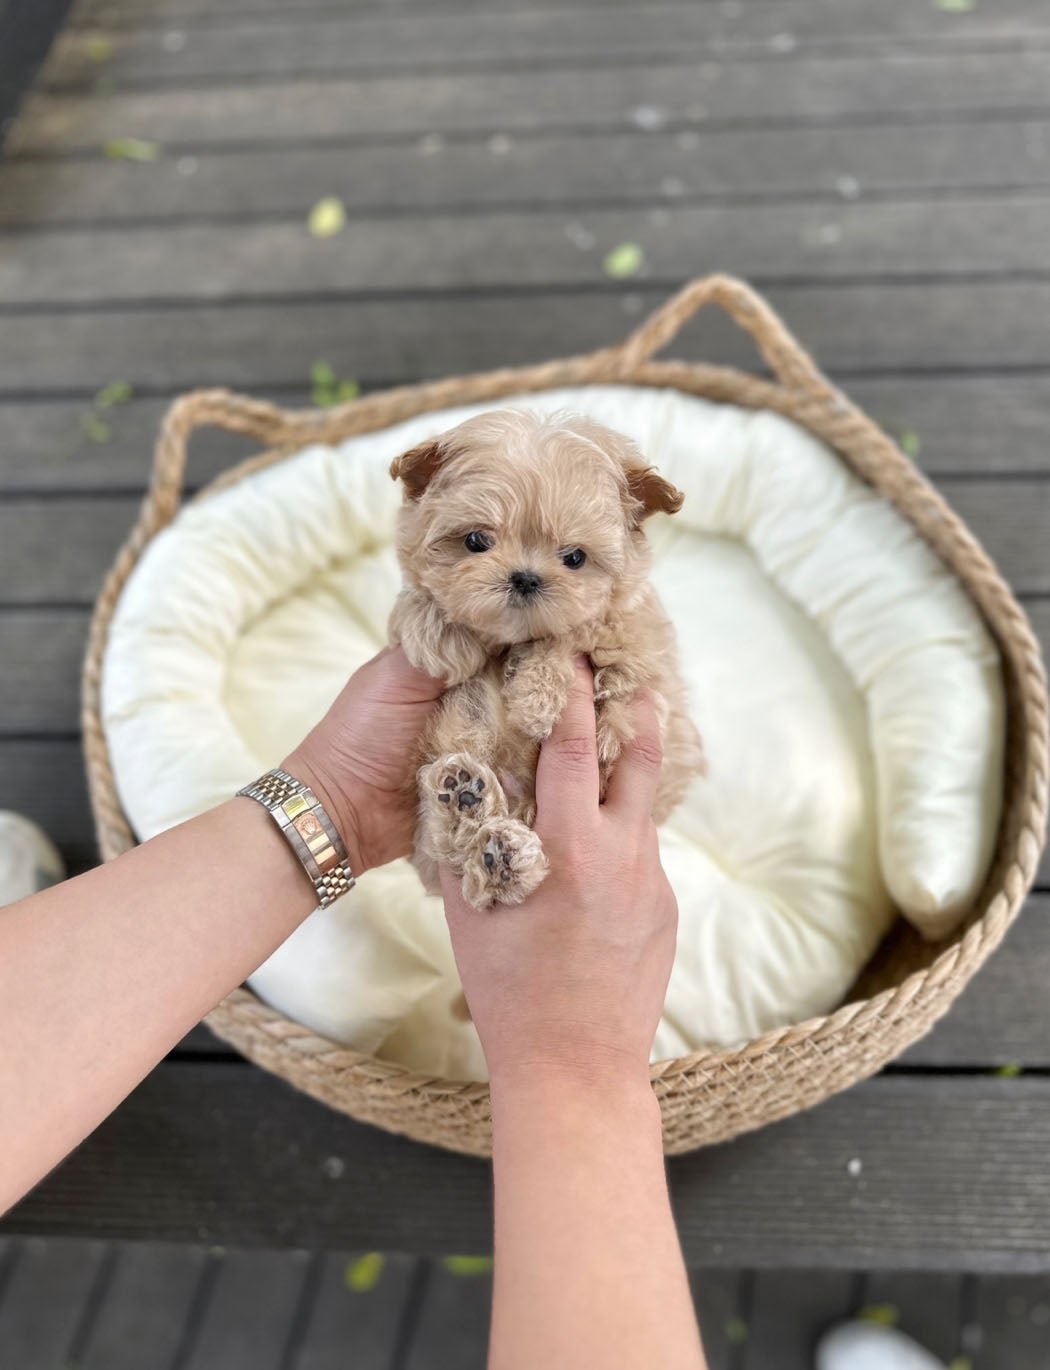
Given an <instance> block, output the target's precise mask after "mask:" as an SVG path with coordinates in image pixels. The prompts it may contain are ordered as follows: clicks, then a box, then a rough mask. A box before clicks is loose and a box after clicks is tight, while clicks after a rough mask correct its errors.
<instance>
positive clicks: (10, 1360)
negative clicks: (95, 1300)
mask: <svg viewBox="0 0 1050 1370" xmlns="http://www.w3.org/2000/svg"><path fill="white" fill-rule="evenodd" d="M105 1249H106V1248H105V1244H104V1243H103V1242H99V1241H84V1240H83V1239H76V1238H73V1239H69V1238H64V1237H53V1238H49V1239H47V1240H44V1239H43V1238H41V1237H29V1238H26V1240H25V1241H24V1242H22V1243H21V1244H20V1249H19V1251H18V1260H17V1262H16V1264H15V1266H14V1269H13V1270H12V1274H11V1280H10V1283H9V1284H8V1285H7V1288H6V1294H5V1296H4V1297H3V1300H2V1302H0V1365H4V1366H10V1367H11V1368H12V1370H60V1367H63V1366H65V1365H66V1364H67V1358H68V1354H69V1351H70V1349H71V1347H72V1344H73V1338H74V1334H75V1333H76V1330H77V1325H78V1323H79V1322H80V1319H81V1317H82V1315H83V1311H84V1306H85V1303H86V1301H87V1299H88V1296H89V1294H90V1292H91V1289H92V1286H93V1285H94V1283H95V1280H96V1277H97V1275H98V1270H99V1265H100V1263H101V1261H102V1257H103V1253H104V1251H105Z"/></svg>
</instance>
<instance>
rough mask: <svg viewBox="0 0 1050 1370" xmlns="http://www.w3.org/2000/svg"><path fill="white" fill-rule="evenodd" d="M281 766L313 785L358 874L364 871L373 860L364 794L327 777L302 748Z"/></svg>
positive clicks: (310, 786)
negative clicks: (363, 822)
mask: <svg viewBox="0 0 1050 1370" xmlns="http://www.w3.org/2000/svg"><path fill="white" fill-rule="evenodd" d="M281 769H282V770H284V771H287V772H288V774H289V775H291V776H294V777H295V779H296V780H299V781H301V782H302V783H303V784H304V785H307V786H309V788H310V789H311V790H313V792H314V794H315V795H317V798H318V799H319V800H320V801H321V804H322V806H323V808H324V810H325V812H326V813H327V814H328V817H329V818H330V819H331V820H332V822H333V823H334V824H335V830H336V832H337V833H338V834H339V836H340V837H341V838H342V839H343V846H344V847H345V848H346V854H347V856H348V858H349V860H350V869H351V870H352V871H353V873H354V875H355V876H360V875H363V874H364V872H365V871H366V870H368V869H369V867H370V866H371V865H372V864H373V863H372V862H370V861H369V859H368V854H367V844H366V843H365V841H364V840H363V838H362V833H361V820H360V815H361V813H363V812H364V811H365V808H366V805H365V804H363V803H362V797H361V796H360V795H357V794H354V793H351V792H350V790H348V789H347V788H346V787H344V786H336V785H333V784H332V783H331V782H330V781H329V780H328V779H327V778H326V777H325V775H324V772H323V770H322V768H321V767H319V766H317V765H316V764H315V763H314V762H313V760H312V759H311V758H310V757H309V756H308V755H306V753H304V752H302V751H294V752H292V753H291V754H290V755H289V756H288V757H287V758H286V759H285V760H284V761H282V762H281Z"/></svg>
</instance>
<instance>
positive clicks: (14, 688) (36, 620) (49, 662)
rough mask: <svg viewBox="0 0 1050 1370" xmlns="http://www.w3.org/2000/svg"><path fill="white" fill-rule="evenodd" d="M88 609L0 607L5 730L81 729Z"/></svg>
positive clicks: (0, 700) (0, 707)
mask: <svg viewBox="0 0 1050 1370" xmlns="http://www.w3.org/2000/svg"><path fill="white" fill-rule="evenodd" d="M87 630H88V616H87V611H86V609H54V610H48V611H39V610H38V611H35V612H34V611H32V610H21V609H16V610H14V611H12V612H6V611H0V663H2V670H0V720H2V725H0V726H2V731H3V734H4V735H7V736H10V735H12V734H18V733H34V734H39V733H50V734H59V735H66V736H69V735H71V734H73V735H75V734H76V733H77V731H78V729H79V727H80V664H81V661H82V660H83V656H84V647H85V644H86V642H87Z"/></svg>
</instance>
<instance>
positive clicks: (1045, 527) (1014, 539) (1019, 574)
mask: <svg viewBox="0 0 1050 1370" xmlns="http://www.w3.org/2000/svg"><path fill="white" fill-rule="evenodd" d="M940 488H941V490H942V491H943V492H944V494H945V495H946V497H947V498H948V500H949V501H950V502H951V504H952V505H953V506H954V507H955V509H956V510H957V511H958V512H959V513H960V514H961V515H962V517H963V518H964V519H966V520H967V522H968V523H969V524H970V526H971V528H972V529H973V531H974V532H975V533H976V534H977V536H978V537H979V538H980V539H981V541H982V542H983V543H984V545H985V547H986V548H987V550H988V551H989V553H990V554H991V555H992V557H993V558H995V560H996V561H997V562H998V564H999V565H1000V567H1001V569H1002V571H1003V574H1004V575H1005V576H1006V577H1007V578H1008V579H1009V580H1010V581H1011V583H1012V584H1014V585H1015V586H1016V587H1017V588H1018V589H1019V590H1021V591H1022V592H1024V593H1030V594H1046V593H1048V592H1050V565H1047V559H1046V557H1045V556H1044V555H1043V549H1044V547H1045V546H1046V545H1047V543H1048V542H1050V498H1048V494H1050V488H1048V485H1047V482H1046V481H1045V480H1044V479H1042V478H1039V477H1034V478H1031V479H1018V480H994V479H990V480H986V481H980V482H971V481H966V480H957V479H953V478H951V477H948V478H945V479H943V480H942V481H941V482H940ZM137 508H138V499H137V497H136V496H135V495H111V496H107V495H103V494H99V495H98V496H97V497H93V498H92V499H91V500H90V501H83V500H81V499H79V498H77V497H70V496H65V495H47V496H44V497H36V496H27V497H25V498H19V499H18V500H15V501H10V502H8V503H7V504H6V505H4V506H2V507H0V545H2V546H3V547H4V548H5V554H6V561H7V569H6V572H5V585H4V592H3V593H4V603H5V604H6V605H9V606H12V605H13V606H26V607H28V606H32V605H34V604H41V603H44V604H46V603H48V602H54V601H59V602H61V603H63V604H66V605H76V604H83V605H90V604H92V603H93V602H94V598H95V595H96V592H97V590H98V586H99V583H100V581H101V579H102V577H103V574H104V572H105V571H106V570H107V569H108V567H109V565H110V563H111V562H112V560H113V557H114V555H115V553H116V549H117V547H118V546H119V545H120V543H121V542H122V541H123V539H124V537H125V535H126V533H127V531H128V529H129V528H130V526H131V524H132V522H133V519H134V516H135V513H136V511H137ZM42 539H47V540H48V545H49V547H50V554H49V556H48V557H47V558H46V559H44V560H43V561H41V559H40V558H39V557H37V556H35V554H34V553H35V550H36V549H38V548H39V547H40V546H41V545H42V541H41V540H42ZM23 623H24V620H23Z"/></svg>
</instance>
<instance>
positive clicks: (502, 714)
mask: <svg viewBox="0 0 1050 1370" xmlns="http://www.w3.org/2000/svg"><path fill="white" fill-rule="evenodd" d="M390 473H391V475H392V476H394V477H395V478H400V480H401V481H402V482H403V484H404V495H405V500H404V505H403V507H402V509H401V513H400V516H399V523H398V533H397V549H398V555H399V558H400V561H401V566H402V569H403V571H404V578H405V584H404V588H403V589H402V590H401V593H400V595H399V596H398V599H397V602H396V604H395V606H394V610H393V613H392V615H391V618H390V637H391V640H392V641H393V642H400V643H401V644H402V646H403V647H404V649H405V652H406V654H407V655H408V658H409V660H410V661H412V662H413V664H414V665H416V666H418V667H421V668H422V669H423V670H425V671H427V672H428V673H429V674H430V675H433V676H438V677H441V678H442V679H444V680H445V681H447V682H448V685H449V686H450V688H449V690H448V692H447V693H446V694H445V696H444V697H443V700H442V703H441V706H440V707H439V709H438V710H437V711H436V713H435V715H434V716H433V719H432V721H431V723H430V725H429V726H428V728H427V730H426V733H425V734H424V737H423V739H422V742H421V747H422V751H421V755H420V769H419V775H418V783H419V805H420V808H419V826H418V829H417V833H416V853H415V860H416V865H417V867H418V868H419V870H420V873H421V875H422V877H423V879H424V881H425V882H426V884H427V886H428V888H430V889H432V890H434V889H437V870H436V864H435V863H437V862H448V863H450V865H451V866H452V868H453V869H454V870H456V871H457V872H462V875H463V893H464V896H465V898H466V899H467V900H468V901H469V902H470V903H471V904H473V905H474V906H475V907H476V908H487V907H488V906H490V905H491V904H492V903H501V904H517V903H520V902H521V900H523V899H524V898H525V897H526V896H527V895H529V894H530V893H531V892H532V891H533V890H534V889H535V888H536V887H537V885H539V883H540V881H541V880H542V879H543V877H544V875H545V874H546V872H547V859H546V857H545V855H544V852H543V847H542V845H541V843H540V840H539V838H538V837H537V836H536V834H535V833H534V832H533V831H532V828H531V826H530V825H531V823H532V821H533V818H534V816H535V811H536V806H535V788H534V782H535V775H536V761H537V756H538V752H539V744H540V742H541V741H542V740H543V738H545V737H546V736H547V735H548V733H549V732H550V730H551V726H552V725H553V723H554V720H555V719H556V718H557V717H558V715H559V714H560V713H561V711H562V709H563V707H564V705H565V701H566V697H567V693H568V690H569V687H570V684H571V682H572V677H573V663H574V659H575V658H576V656H577V655H579V654H580V653H585V654H586V655H588V656H589V657H590V659H591V663H592V665H593V667H594V699H595V711H596V715H597V735H598V757H599V764H600V769H601V783H602V788H603V791H604V786H605V782H606V778H607V776H608V774H609V771H610V769H611V767H612V765H613V763H614V762H615V760H616V758H617V756H618V755H619V753H620V748H621V747H622V746H623V744H624V742H626V741H629V740H630V738H631V728H630V723H629V721H628V713H627V704H628V702H629V700H630V699H631V697H632V695H634V694H635V692H636V691H637V690H639V689H641V688H642V687H643V686H650V687H652V689H653V690H654V691H655V692H656V693H657V697H658V700H659V701H661V706H662V707H661V715H662V725H663V761H662V768H661V775H660V786H659V793H658V796H657V802H656V806H655V810H654V814H653V817H654V818H655V819H656V821H657V822H659V821H661V820H662V819H663V818H665V817H666V816H667V814H668V813H669V812H670V811H671V809H672V808H673V807H674V806H675V804H676V803H677V802H678V800H679V799H680V798H681V797H682V794H683V793H684V791H685V789H686V787H687V785H688V784H689V781H690V780H691V779H692V777H693V776H694V775H696V774H697V773H698V772H700V771H701V770H702V769H703V754H702V750H701V745H700V739H699V736H698V734H697V732H696V729H695V728H694V726H693V723H692V721H691V719H690V717H689V713H688V710H687V701H686V693H685V688H684V685H683V682H682V680H681V678H680V676H679V674H678V668H677V663H676V652H675V641H674V631H673V629H672V627H671V624H670V622H669V621H668V619H667V617H666V615H665V614H664V612H663V610H662V608H661V607H660V604H659V601H658V600H657V598H656V594H655V593H654V591H653V589H652V587H651V585H650V584H649V581H648V578H647V577H648V571H649V561H650V554H649V544H648V542H647V540H646V537H645V533H644V532H643V530H642V522H643V520H644V519H645V518H646V517H647V516H648V515H649V514H651V513H653V512H654V511H656V510H660V511H662V512H663V513H667V514H673V513H674V512H676V510H678V509H679V508H680V507H681V504H682V499H683V496H682V495H681V493H680V492H679V491H678V490H676V489H675V488H674V486H673V485H670V484H669V483H668V482H667V481H666V480H664V479H663V478H662V477H661V476H660V475H659V474H658V473H657V472H656V471H655V470H653V468H652V467H650V466H648V465H647V464H646V463H645V461H644V459H643V458H642V456H641V454H640V452H639V451H638V449H637V448H636V447H635V446H634V444H633V443H631V442H630V441H629V440H628V439H627V438H625V437H623V436H622V435H621V434H619V433H615V432H613V431H612V430H611V429H609V428H606V427H605V426H604V425H603V424H600V423H598V422H596V421H595V420H593V419H588V418H582V417H578V416H575V415H570V414H562V415H556V416H554V417H552V418H547V419H545V418H540V417H538V416H536V415H534V414H531V413H526V412H522V411H519V410H510V409H508V410H497V411H493V412H490V413H487V414H481V415H479V416H478V417H476V418H473V419H468V420H467V421H466V422H465V423H462V424H460V425H459V427H458V428H454V429H452V430H451V432H448V433H445V434H443V435H442V436H441V437H438V438H435V439H433V440H431V441H429V442H424V443H420V445H419V446H418V447H414V448H412V450H411V451H410V452H406V453H405V454H404V455H403V456H400V457H398V458H397V459H396V460H395V461H394V463H393V465H392V466H391V468H390Z"/></svg>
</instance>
